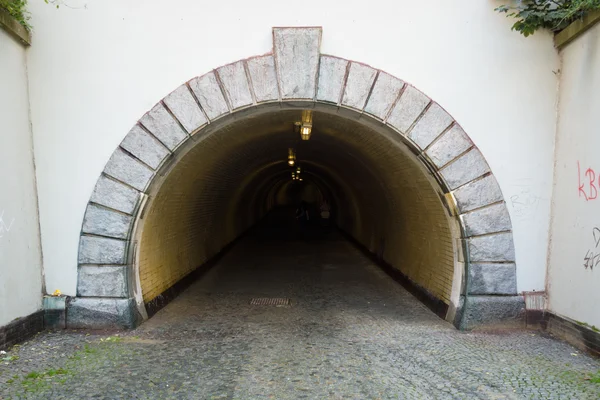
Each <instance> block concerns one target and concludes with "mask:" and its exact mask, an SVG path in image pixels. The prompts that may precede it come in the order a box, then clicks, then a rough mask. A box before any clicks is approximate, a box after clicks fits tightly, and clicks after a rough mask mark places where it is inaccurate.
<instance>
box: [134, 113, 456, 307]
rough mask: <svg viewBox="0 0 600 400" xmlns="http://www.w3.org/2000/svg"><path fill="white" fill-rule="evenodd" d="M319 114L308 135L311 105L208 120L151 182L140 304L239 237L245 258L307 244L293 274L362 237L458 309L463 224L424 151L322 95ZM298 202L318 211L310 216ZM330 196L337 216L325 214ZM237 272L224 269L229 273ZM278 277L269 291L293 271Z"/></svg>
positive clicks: (413, 281) (360, 242)
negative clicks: (304, 219)
mask: <svg viewBox="0 0 600 400" xmlns="http://www.w3.org/2000/svg"><path fill="white" fill-rule="evenodd" d="M312 106H314V103H313V105H312ZM312 115H313V125H312V133H311V136H310V139H309V140H302V139H301V135H300V133H299V132H298V128H297V127H296V126H297V125H296V123H297V122H298V121H300V120H301V116H302V108H294V107H289V108H284V107H281V106H280V105H277V106H276V107H274V106H259V107H253V108H252V109H248V110H245V111H243V112H239V113H236V114H233V115H231V116H229V117H226V118H222V119H221V120H219V121H217V122H215V123H213V124H211V125H209V126H208V127H207V128H204V131H203V132H202V134H201V135H200V134H197V135H195V136H192V140H189V141H188V142H186V143H185V144H184V145H183V146H182V148H180V149H178V151H177V152H175V156H174V157H172V160H171V161H170V162H169V163H168V165H165V166H163V168H162V170H161V171H160V173H159V178H157V179H155V180H154V181H153V183H152V184H151V186H150V188H149V189H148V191H147V193H148V199H147V202H146V204H145V205H144V208H143V212H142V213H140V215H141V216H140V219H139V221H138V223H137V228H136V229H135V233H134V241H135V262H134V266H135V268H134V273H135V274H136V275H137V281H136V283H135V285H134V286H136V287H135V288H134V292H136V296H137V298H138V305H139V304H145V305H146V308H148V309H152V310H153V311H152V312H151V314H153V313H154V311H155V309H156V307H155V305H156V304H158V303H161V298H162V297H163V296H164V294H165V293H166V292H167V291H168V290H169V289H170V288H172V287H173V286H174V285H176V284H177V283H178V282H180V281H182V280H183V279H184V278H185V277H186V276H189V275H190V274H192V273H193V272H194V271H197V270H198V269H199V268H201V267H202V266H203V265H206V263H207V262H209V261H210V260H211V259H212V258H213V257H215V256H217V255H219V254H222V252H223V250H224V249H226V248H228V245H230V244H232V243H234V242H236V240H237V239H240V238H242V239H241V240H242V241H245V243H244V244H235V245H234V248H235V247H236V246H242V248H243V249H244V250H241V251H242V253H243V254H246V255H247V258H244V256H242V257H241V261H240V262H241V263H242V264H244V263H246V264H247V265H248V266H249V267H248V268H251V265H253V261H252V260H251V258H252V257H256V254H260V256H259V257H260V261H256V260H255V262H256V263H265V262H267V263H268V260H269V254H273V257H280V258H279V261H278V262H280V263H283V264H285V263H286V261H285V260H282V259H281V256H282V254H284V255H286V256H288V257H291V258H293V257H301V256H302V255H303V254H306V253H310V254H311V258H310V260H308V261H306V262H305V263H304V264H302V263H300V264H297V263H296V264H294V265H295V266H294V267H293V268H295V271H294V272H293V273H291V274H288V275H287V278H286V277H283V278H282V279H284V280H285V279H290V280H294V279H298V276H301V275H302V269H303V268H306V269H307V270H308V269H310V268H315V266H316V267H318V266H319V265H321V267H324V266H325V265H326V264H327V262H326V260H327V257H328V253H335V252H336V251H337V252H340V251H341V252H344V250H343V249H342V248H340V247H339V246H338V245H337V244H336V243H342V242H343V243H345V245H346V246H347V245H348V243H350V242H353V243H354V244H353V245H357V246H358V247H360V248H362V250H363V251H365V252H367V253H369V254H370V255H372V258H373V259H374V260H376V262H379V263H380V264H381V265H382V266H386V267H387V268H389V269H392V270H393V271H395V272H397V273H398V276H400V277H401V278H402V279H403V280H404V281H405V282H408V283H410V285H412V286H413V287H414V288H416V289H417V291H418V292H419V293H422V294H423V295H424V297H423V298H427V299H430V300H432V302H431V304H433V307H435V308H436V309H435V311H436V313H437V314H438V315H440V316H441V317H443V318H446V319H451V318H453V317H454V315H453V311H454V309H455V308H456V305H457V304H458V299H459V296H460V286H461V278H462V270H460V269H461V267H459V265H460V263H459V261H460V260H459V259H458V254H459V252H460V250H459V249H458V248H457V247H458V243H459V241H458V240H457V238H460V236H461V235H460V228H459V225H458V222H457V219H456V218H455V217H454V216H453V215H454V212H453V210H452V209H451V206H449V205H448V203H447V201H446V199H445V197H444V196H445V195H444V190H443V189H442V187H441V185H440V183H439V182H438V181H437V180H436V178H435V176H434V174H433V173H432V172H430V170H429V169H428V168H427V166H426V164H425V163H424V162H423V160H422V159H421V158H420V157H419V155H418V151H415V150H414V149H412V148H411V146H410V144H409V143H405V141H404V140H403V138H402V137H401V135H399V134H398V133H397V132H395V131H393V130H391V129H389V128H387V127H385V126H384V125H382V124H380V123H379V124H378V123H376V122H374V121H373V120H371V119H370V118H368V117H365V116H361V114H359V113H356V112H352V111H348V110H339V109H337V108H335V107H319V105H316V107H315V108H314V110H313V111H312ZM289 149H293V152H294V154H295V157H296V159H295V163H294V165H293V166H290V165H289V163H288V155H289ZM298 168H300V172H299V173H298ZM292 173H294V175H295V177H293V176H292ZM300 202H304V203H305V204H306V206H307V209H308V210H309V222H308V223H307V224H305V226H302V227H299V226H298V225H299V222H298V219H297V218H296V217H297V207H298V205H299V204H300ZM323 202H327V204H328V207H327V208H329V209H330V218H329V220H328V221H323V220H322V219H321V211H322V205H323ZM323 225H327V226H323ZM247 236H251V239H247ZM311 246H312V247H311ZM336 246H338V247H336ZM238 253H239V251H238ZM288 264H289V263H288ZM308 264H311V265H308ZM278 268H290V267H289V265H288V266H286V267H283V266H281V267H277V266H275V267H272V268H270V269H256V270H254V271H252V274H254V275H253V277H252V279H248V282H246V283H245V284H246V285H247V287H246V289H247V290H248V293H251V294H253V295H256V296H257V297H260V296H261V290H262V289H261V288H260V287H259V286H260V285H258V286H257V287H254V288H253V287H251V286H252V285H257V283H256V282H261V281H266V280H268V277H267V276H260V274H265V273H267V274H273V273H276V272H277V271H276V270H277V269H278ZM457 269H458V270H460V271H457ZM457 273H458V275H457ZM235 274H236V273H235V271H234V270H232V271H230V273H228V272H227V271H224V272H223V273H222V276H221V279H224V280H227V277H228V276H229V275H230V276H231V279H236V278H235ZM245 274H246V275H245V276H246V277H247V276H248V275H247V274H248V271H246V272H245ZM456 276H458V279H457V278H456ZM340 284H343V282H341V283H340ZM278 285H279V286H280V288H281V290H279V291H278V293H274V292H273V293H263V295H264V296H269V295H274V294H278V295H279V296H278V297H290V295H289V294H288V293H286V292H285V287H287V286H286V284H285V282H283V281H281V282H278ZM355 295H356V296H361V293H360V292H357V293H356V294H355ZM140 298H141V300H143V301H140Z"/></svg>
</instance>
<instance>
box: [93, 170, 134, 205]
mask: <svg viewBox="0 0 600 400" xmlns="http://www.w3.org/2000/svg"><path fill="white" fill-rule="evenodd" d="M139 199H140V192H138V191H137V190H135V189H133V188H130V187H129V186H126V185H123V184H122V183H119V182H115V181H113V180H112V179H109V178H107V177H105V176H101V177H100V178H98V181H97V182H96V187H95V188H94V191H93V192H92V196H91V198H90V201H92V202H94V203H98V204H102V205H103V206H106V207H110V208H114V209H115V210H119V211H122V212H124V213H127V214H132V213H133V211H134V210H135V207H136V205H137V203H138V201H139Z"/></svg>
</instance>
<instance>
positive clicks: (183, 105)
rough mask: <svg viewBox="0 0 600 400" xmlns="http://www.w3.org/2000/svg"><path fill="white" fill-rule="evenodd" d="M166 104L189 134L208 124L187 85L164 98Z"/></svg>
mask: <svg viewBox="0 0 600 400" xmlns="http://www.w3.org/2000/svg"><path fill="white" fill-rule="evenodd" d="M164 102H165V104H166V105H167V107H169V110H171V112H172V113H173V115H175V117H176V118H177V120H178V121H179V122H180V123H181V125H183V127H184V128H185V129H186V130H187V132H188V133H193V132H194V131H196V130H197V129H198V128H200V127H201V126H203V125H205V124H206V123H207V120H206V117H205V116H204V114H203V113H202V110H200V107H198V103H196V100H194V97H193V96H192V93H191V92H190V89H189V88H188V87H187V85H181V86H179V87H178V88H177V89H176V90H174V91H173V92H171V93H170V94H169V95H168V96H167V97H165V98H164Z"/></svg>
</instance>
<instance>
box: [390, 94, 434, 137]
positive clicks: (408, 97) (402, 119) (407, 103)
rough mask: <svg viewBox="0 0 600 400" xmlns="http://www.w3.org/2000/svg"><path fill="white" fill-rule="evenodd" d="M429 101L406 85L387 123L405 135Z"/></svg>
mask: <svg viewBox="0 0 600 400" xmlns="http://www.w3.org/2000/svg"><path fill="white" fill-rule="evenodd" d="M430 102H431V99H430V98H429V97H427V96H425V95H424V94H423V93H421V92H420V91H418V90H417V89H415V88H414V87H412V86H410V85H407V86H406V89H404V92H402V96H400V99H398V102H397V103H396V106H395V107H394V109H393V110H392V112H391V113H390V115H389V116H388V119H387V123H388V124H389V125H391V126H392V127H394V128H396V129H397V130H398V131H400V132H401V133H402V134H406V132H407V131H408V129H409V128H410V127H411V126H412V124H413V123H414V122H415V121H416V120H417V118H419V115H421V113H422V112H423V110H424V109H425V107H427V105H428V104H429V103H430Z"/></svg>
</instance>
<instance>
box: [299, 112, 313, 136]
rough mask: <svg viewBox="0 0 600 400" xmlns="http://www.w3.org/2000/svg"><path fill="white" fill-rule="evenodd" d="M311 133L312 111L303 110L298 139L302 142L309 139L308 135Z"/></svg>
mask: <svg viewBox="0 0 600 400" xmlns="http://www.w3.org/2000/svg"><path fill="white" fill-rule="evenodd" d="M311 131H312V111H311V110H304V111H302V125H301V126H300V137H301V138H302V140H308V139H310V134H311Z"/></svg>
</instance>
